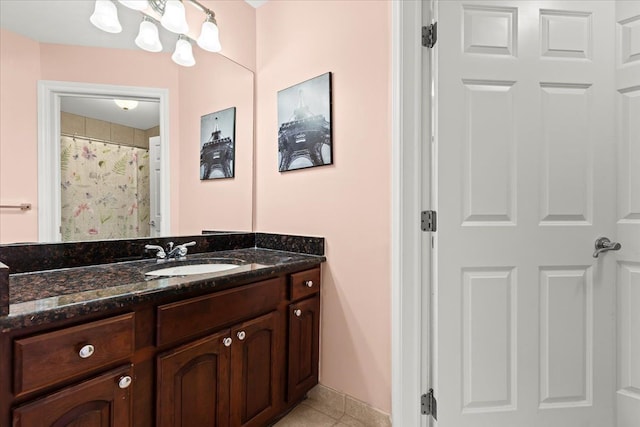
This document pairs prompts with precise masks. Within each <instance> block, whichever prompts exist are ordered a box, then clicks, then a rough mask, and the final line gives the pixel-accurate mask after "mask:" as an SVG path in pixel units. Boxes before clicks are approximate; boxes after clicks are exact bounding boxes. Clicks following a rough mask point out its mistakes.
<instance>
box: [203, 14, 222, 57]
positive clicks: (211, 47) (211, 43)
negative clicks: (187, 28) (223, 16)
mask: <svg viewBox="0 0 640 427" xmlns="http://www.w3.org/2000/svg"><path fill="white" fill-rule="evenodd" d="M197 43H198V46H200V47H201V48H202V49H204V50H206V51H209V52H220V51H221V50H222V46H221V45H220V36H219V31H218V25H217V23H216V20H215V18H214V17H213V15H212V14H207V19H205V21H204V22H203V23H202V29H201V30H200V37H198V40H197Z"/></svg>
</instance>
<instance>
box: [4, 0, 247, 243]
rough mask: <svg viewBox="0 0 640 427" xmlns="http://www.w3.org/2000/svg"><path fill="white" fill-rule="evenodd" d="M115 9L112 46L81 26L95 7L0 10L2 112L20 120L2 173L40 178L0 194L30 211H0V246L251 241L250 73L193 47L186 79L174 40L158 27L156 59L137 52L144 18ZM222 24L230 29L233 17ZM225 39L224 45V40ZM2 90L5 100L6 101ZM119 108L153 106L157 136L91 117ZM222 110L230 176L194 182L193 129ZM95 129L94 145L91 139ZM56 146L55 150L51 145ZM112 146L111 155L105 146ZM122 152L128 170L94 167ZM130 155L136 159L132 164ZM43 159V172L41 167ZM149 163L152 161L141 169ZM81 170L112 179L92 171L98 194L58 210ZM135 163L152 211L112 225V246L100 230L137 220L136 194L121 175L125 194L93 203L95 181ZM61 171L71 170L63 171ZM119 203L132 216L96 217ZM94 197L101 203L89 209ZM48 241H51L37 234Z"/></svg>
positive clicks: (10, 131) (7, 4)
mask: <svg viewBox="0 0 640 427" xmlns="http://www.w3.org/2000/svg"><path fill="white" fill-rule="evenodd" d="M209 3H212V2H209ZM114 4H116V6H117V10H118V17H119V20H120V22H121V25H122V28H123V30H122V32H121V33H119V34H108V33H105V32H103V31H101V30H99V29H97V28H96V27H94V26H93V25H92V24H91V23H90V22H89V17H90V16H91V14H92V13H93V10H94V2H93V1H82V2H79V1H57V0H48V1H35V0H34V1H31V0H30V1H12V0H8V1H5V0H3V1H2V2H0V7H1V8H2V10H1V11H0V12H1V13H0V28H1V30H2V32H3V33H2V37H0V46H1V47H2V52H3V58H2V59H3V60H2V61H0V69H1V70H2V72H3V80H5V83H4V84H3V86H2V89H3V100H2V102H3V109H6V108H4V107H6V106H9V105H10V106H11V109H12V110H14V113H15V114H16V117H17V115H18V113H20V116H19V118H20V119H21V120H20V121H19V122H15V123H13V122H10V121H9V119H6V120H2V127H3V138H2V141H1V142H0V144H2V146H1V148H2V152H3V157H5V160H3V162H2V167H3V169H5V170H7V172H10V169H11V167H12V166H11V162H10V159H9V156H10V155H11V153H15V155H16V158H17V157H18V156H19V157H20V162H22V163H23V166H25V167H24V168H23V169H25V173H28V171H37V180H33V179H32V180H30V181H28V182H27V180H25V182H21V181H20V180H18V181H19V182H18V183H16V182H13V183H7V182H5V183H0V185H1V186H2V187H1V188H0V197H1V198H2V200H0V202H2V203H1V204H3V205H5V204H19V203H24V202H27V203H31V204H32V206H33V209H32V210H31V211H27V212H20V211H19V210H10V209H1V210H0V243H16V242H27V241H29V242H33V241H36V240H37V241H40V242H51V241H75V240H96V239H102V238H120V237H127V238H130V237H147V236H161V235H177V234H198V233H200V232H201V230H203V229H208V230H227V231H251V230H252V218H253V212H252V209H253V207H252V203H253V126H254V111H253V108H254V103H253V91H254V88H253V85H254V75H253V72H252V71H251V70H250V69H248V68H247V67H245V66H243V65H241V64H239V63H238V62H236V61H234V60H232V59H229V58H227V57H225V56H224V50H223V52H221V53H210V52H206V51H204V50H201V49H199V48H198V47H197V46H196V44H195V43H194V44H193V53H194V56H195V59H196V65H195V66H193V67H189V68H186V67H182V66H180V65H177V64H175V63H174V62H172V60H171V55H172V53H173V50H174V47H175V45H176V41H177V38H178V36H177V35H176V34H173V33H171V32H168V31H166V30H164V29H162V28H161V27H160V26H158V27H159V28H160V31H159V35H160V41H161V43H162V45H163V50H162V51H161V52H158V53H151V52H147V51H143V50H141V49H139V48H138V47H137V46H136V45H135V43H134V40H135V38H136V35H137V33H138V29H139V26H140V23H141V21H142V18H143V15H142V14H141V13H140V12H138V11H134V10H131V9H128V8H126V7H124V6H122V5H121V4H119V3H118V2H114ZM213 4H215V3H213ZM199 18H200V17H199V16H198V19H199ZM223 19H225V20H227V21H232V20H233V19H234V17H233V16H224V18H223ZM198 30H199V29H194V30H193V32H197V31H198ZM221 39H222V41H223V44H224V35H223V34H221ZM223 48H224V46H223ZM14 60H15V61H17V62H18V64H19V65H23V64H24V65H25V67H21V68H20V69H21V72H20V73H17V72H16V70H15V68H14V69H13V70H9V71H7V67H10V66H11V62H12V61H14ZM14 66H15V64H14ZM8 86H11V88H10V89H11V90H5V89H6V88H7V87H8ZM18 89H22V90H18ZM5 94H6V96H5ZM116 98H118V99H123V100H137V101H139V102H140V104H139V105H140V106H152V105H155V108H156V117H157V120H158V121H157V124H156V125H155V126H151V127H146V126H147V124H141V125H137V124H135V123H130V124H127V123H125V121H119V120H118V119H115V118H112V117H111V116H109V115H104V114H106V113H100V112H99V111H100V108H99V105H101V104H105V105H107V104H113V105H111V106H115V104H114V103H113V99H116ZM25 100H27V102H25ZM230 107H236V109H237V115H236V129H237V130H236V137H235V138H236V141H235V144H236V158H235V162H236V173H235V176H234V177H233V178H230V179H221V180H210V181H201V180H200V179H199V174H200V157H199V154H200V153H199V152H200V143H201V141H200V139H201V135H200V118H201V116H203V115H206V114H209V113H212V112H215V111H219V110H223V109H225V108H230ZM139 111H140V110H138V112H139ZM122 112H123V110H121V113H122ZM138 112H136V111H135V110H131V111H128V113H135V114H137V113H138ZM124 113H127V112H124ZM129 116H130V117H132V116H134V114H129ZM80 122H83V123H84V125H81V124H80ZM83 126H84V127H83ZM100 126H102V127H103V129H102V133H100V132H99V129H96V127H100ZM107 126H111V128H112V129H111V136H110V137H108V138H107V137H106V136H104V135H106V134H105V133H104V131H105V129H104V128H105V127H107ZM125 128H126V129H125ZM143 128H144V129H143ZM118 132H120V133H123V132H124V133H131V134H132V135H134V136H135V137H136V138H137V139H138V140H140V139H141V134H144V135H142V138H143V139H144V140H146V146H145V144H144V143H143V144H142V147H138V148H135V147H136V145H135V143H133V142H132V143H131V144H129V143H128V142H126V143H125V142H122V140H123V138H124V137H123V136H122V135H119V134H118ZM145 132H146V133H145ZM82 133H85V134H84V135H82ZM74 137H75V141H74ZM149 138H156V139H155V140H154V141H155V144H157V147H156V151H157V152H159V153H162V156H160V163H159V164H158V165H156V166H157V167H156V168H155V169H154V165H153V162H152V161H150V160H152V158H153V155H152V153H151V151H153V147H149V140H150V139H149ZM54 139H55V143H56V144H57V145H56V144H51V142H50V141H51V140H54ZM109 143H112V145H105V144H109ZM138 145H140V144H139V143H138ZM97 147H100V149H99V150H98V149H97ZM118 147H120V151H123V147H127V149H128V150H130V153H128V154H130V157H131V158H130V159H128V160H127V161H126V162H124V164H122V161H121V158H118V159H111V160H108V159H107V158H99V157H100V156H99V155H105V156H109V155H113V154H114V151H115V153H116V154H117V150H118ZM132 147H133V148H132ZM112 149H113V150H114V151H112ZM65 150H66V151H65ZM136 150H139V151H138V152H137V154H136V155H135V156H134V152H135V151H136ZM147 150H149V151H147ZM43 152H44V153H45V154H46V155H45V158H49V161H50V162H49V164H47V163H46V162H45V160H43V159H45V158H43ZM5 153H6V154H5ZM146 155H149V158H145V159H140V156H146ZM46 156H49V157H46ZM74 156H76V157H77V159H75V158H74ZM83 156H85V157H83ZM116 157H117V156H116ZM120 157H122V158H124V157H125V156H124V155H123V156H120ZM136 158H137V159H136ZM51 159H53V163H52V162H51ZM80 159H83V160H87V161H88V160H91V162H93V163H96V165H98V164H100V162H103V163H102V165H103V166H104V165H107V164H108V163H107V162H108V161H111V162H112V163H111V164H110V165H109V168H108V169H109V170H108V171H107V170H105V171H101V170H100V166H96V167H97V168H98V169H96V170H87V171H86V174H87V177H91V180H92V181H93V183H92V185H95V184H96V182H98V184H97V185H98V187H93V188H91V189H90V188H89V187H86V188H75V192H74V193H75V196H77V197H79V198H77V199H75V200H73V201H66V202H65V201H63V200H62V199H61V196H60V194H61V193H62V192H64V191H66V189H65V186H66V187H67V188H70V187H71V186H72V184H73V183H74V182H73V179H70V178H71V177H70V176H69V175H68V173H77V172H78V171H75V170H74V171H69V170H68V166H69V164H70V163H71V162H73V161H74V160H80ZM136 161H139V164H138V165H137V166H138V167H140V166H144V167H147V168H149V169H148V170H149V173H150V175H149V177H148V178H145V179H147V180H148V184H146V185H147V186H148V187H149V190H148V191H149V192H150V193H154V194H155V195H156V196H157V197H155V199H154V200H155V201H154V200H152V198H151V197H150V195H149V197H148V201H147V200H146V199H145V202H144V203H148V204H149V205H150V211H149V213H147V212H146V210H145V211H144V212H143V213H142V214H141V215H138V216H137V219H136V221H135V222H136V224H134V223H132V222H131V220H130V221H124V223H126V224H124V223H123V224H119V225H117V226H116V227H123V233H122V234H123V235H122V236H116V235H115V234H113V231H112V230H111V231H109V230H110V228H109V226H108V225H107V224H108V223H111V222H115V223H118V221H117V220H118V217H120V220H127V219H128V218H125V217H126V216H128V214H129V213H130V212H132V211H137V210H138V209H139V208H140V204H141V203H137V204H135V205H134V202H135V201H136V195H135V194H136V191H132V186H134V185H135V183H134V182H133V181H132V179H133V178H131V174H128V175H127V174H125V175H127V177H126V179H127V180H128V181H131V182H128V181H127V182H114V183H112V185H113V186H114V187H113V189H108V190H105V191H100V187H99V181H101V180H103V179H104V178H105V176H104V175H117V174H118V173H117V172H120V171H121V170H122V168H120V166H126V167H130V166H133V163H135V162H136ZM147 162H149V163H147ZM76 163H78V164H79V163H80V162H76ZM116 163H117V165H116ZM129 163H131V164H129ZM143 163H144V164H143ZM94 166H95V165H94ZM61 167H62V168H67V169H66V170H61ZM92 167H93V166H92ZM114 168H115V169H114ZM114 171H115V172H114ZM101 172H102V173H101ZM65 174H67V175H65ZM154 174H155V176H154ZM74 178H76V177H75V176H74ZM83 179H84V178H83ZM4 181H6V180H4ZM153 182H155V184H153ZM83 185H84V184H83ZM125 185H126V187H125ZM152 185H155V188H154V189H152V188H151V186H152ZM43 188H44V189H45V190H44V191H43V190H42V189H43ZM85 190H86V191H85ZM125 192H129V193H131V194H130V195H132V197H133V199H131V200H128V199H127V201H126V202H125V201H119V202H117V203H120V204H121V205H127V204H128V205H129V206H128V208H124V210H123V211H122V212H115V211H114V212H112V213H111V212H108V211H105V210H104V209H102V210H103V212H101V213H96V212H97V211H99V210H100V208H101V207H104V206H103V204H104V202H105V201H106V200H105V197H106V198H112V199H117V198H118V197H119V196H121V194H118V193H123V194H124V193H125ZM97 193H100V194H101V196H99V197H96V195H97ZM150 193H149V194H150ZM82 197H84V199H83V200H81V199H82ZM145 197H146V196H143V197H142V198H145ZM138 198H140V195H138ZM153 203H155V208H156V212H155V213H154V211H153V208H154V205H153ZM65 209H66V211H65ZM89 210H92V211H93V212H94V214H96V215H95V217H96V218H97V219H95V221H97V223H95V222H91V223H89V222H87V221H84V222H83V221H79V219H80V217H82V216H84V214H85V213H87V212H89ZM134 213H139V212H134ZM75 214H77V217H74V215H75ZM133 216H136V215H133ZM120 222H123V221H120ZM149 225H150V226H149ZM45 229H46V230H48V231H43V230H45ZM134 232H135V233H138V234H137V235H136V234H135V233H134Z"/></svg>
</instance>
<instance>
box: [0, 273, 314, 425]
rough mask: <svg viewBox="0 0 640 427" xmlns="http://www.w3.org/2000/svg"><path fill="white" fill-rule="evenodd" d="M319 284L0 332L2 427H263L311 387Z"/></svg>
mask: <svg viewBox="0 0 640 427" xmlns="http://www.w3.org/2000/svg"><path fill="white" fill-rule="evenodd" d="M319 287H320V269H319V268H314V269H311V270H305V271H302V272H298V273H293V274H289V275H281V276H278V277H275V278H272V279H268V280H263V281H260V282H256V283H250V284H247V285H241V286H237V287H234V288H230V289H227V290H224V291H220V292H215V293H210V294H205V295H200V296H195V297H191V298H186V299H185V298H182V299H176V300H174V301H167V300H166V299H165V301H166V303H164V304H161V305H157V306H155V305H149V304H146V305H142V306H140V307H137V306H134V307H132V308H131V312H129V313H124V314H117V315H113V316H111V317H107V318H102V319H98V320H92V321H85V322H84V323H81V324H77V325H72V326H65V327H58V328H57V329H55V328H54V329H51V328H50V327H49V328H48V330H43V329H42V328H40V329H38V328H35V329H33V330H17V331H11V332H9V333H7V332H6V331H5V332H4V333H3V334H0V340H1V341H0V359H1V360H0V380H1V386H0V427H9V425H13V427H32V426H38V427H46V426H50V427H54V426H56V427H57V426H83V427H85V426H86V427H93V426H95V427H106V426H109V427H129V426H131V427H151V426H154V425H155V426H159V427H175V426H198V427H200V426H202V427H208V426H211V427H262V426H267V425H269V423H270V422H272V421H274V420H275V419H277V418H278V417H279V416H281V415H282V414H283V413H285V412H286V411H287V410H288V409H289V408H290V407H291V406H292V405H293V404H295V403H297V402H298V401H299V400H301V399H302V398H304V395H305V393H306V392H307V391H308V390H309V389H311V388H312V387H313V386H314V385H315V384H317V382H318V359H319V356H318V341H319V316H320V294H319V290H320V289H319ZM41 331H42V332H41ZM7 362H8V363H7ZM9 376H11V377H12V379H13V381H8V380H7V378H8V377H9ZM130 385H131V387H130Z"/></svg>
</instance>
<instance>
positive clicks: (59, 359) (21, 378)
mask: <svg viewBox="0 0 640 427" xmlns="http://www.w3.org/2000/svg"><path fill="white" fill-rule="evenodd" d="M133 349H134V315H133V313H130V314H125V315H122V316H116V317H112V318H110V319H105V320H99V321H96V322H91V323H87V324H84V325H79V326H73V327H70V328H65V329H61V330H59V331H55V332H48V333H45V334H41V335H36V336H33V337H29V338H23V339H18V340H15V341H14V345H13V352H14V360H15V372H14V386H15V394H16V396H19V395H21V394H23V393H27V392H29V391H34V390H38V389H41V388H43V387H46V386H49V385H52V384H55V383H57V382H59V381H63V380H67V379H70V378H73V377H76V376H78V375H81V374H85V373H88V372H91V371H95V370H97V369H99V368H101V367H104V366H107V365H110V364H113V363H114V362H116V361H119V360H122V359H125V358H127V357H130V356H131V354H132V353H133Z"/></svg>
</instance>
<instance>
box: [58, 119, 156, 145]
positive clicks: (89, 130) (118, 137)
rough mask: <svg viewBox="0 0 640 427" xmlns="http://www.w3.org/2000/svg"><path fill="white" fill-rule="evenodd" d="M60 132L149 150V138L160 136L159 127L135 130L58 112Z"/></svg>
mask: <svg viewBox="0 0 640 427" xmlns="http://www.w3.org/2000/svg"><path fill="white" fill-rule="evenodd" d="M60 130H61V131H62V133H67V134H69V135H77V136H85V137H87V138H97V139H102V140H106V141H112V142H115V143H116V144H122V145H129V146H132V147H138V148H145V149H148V148H149V138H151V137H152V136H159V135H160V127H158V126H156V127H153V128H151V129H146V130H145V129H136V128H132V127H129V126H123V125H119V124H117V123H110V122H105V121H104V120H98V119H92V118H89V117H84V116H79V115H77V114H71V113H65V112H60Z"/></svg>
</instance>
